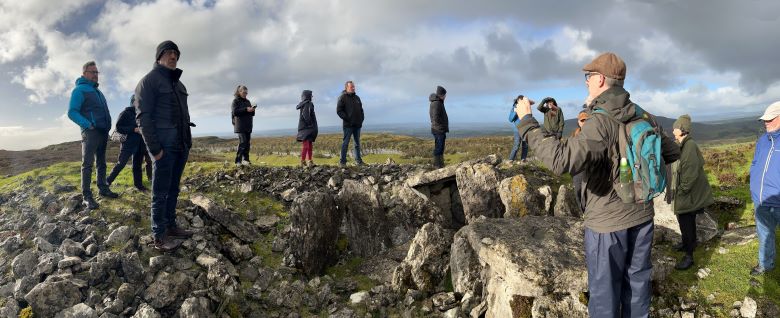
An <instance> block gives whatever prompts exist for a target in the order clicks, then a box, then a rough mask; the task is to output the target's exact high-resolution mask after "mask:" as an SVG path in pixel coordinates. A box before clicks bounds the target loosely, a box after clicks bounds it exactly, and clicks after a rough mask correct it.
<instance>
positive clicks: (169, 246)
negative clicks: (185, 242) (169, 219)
mask: <svg viewBox="0 0 780 318" xmlns="http://www.w3.org/2000/svg"><path fill="white" fill-rule="evenodd" d="M152 247H154V249H155V250H157V251H159V252H163V253H165V252H170V251H172V250H174V249H176V248H177V247H179V246H178V245H177V244H176V242H174V241H173V240H171V239H169V238H167V237H163V238H161V239H154V243H152Z"/></svg>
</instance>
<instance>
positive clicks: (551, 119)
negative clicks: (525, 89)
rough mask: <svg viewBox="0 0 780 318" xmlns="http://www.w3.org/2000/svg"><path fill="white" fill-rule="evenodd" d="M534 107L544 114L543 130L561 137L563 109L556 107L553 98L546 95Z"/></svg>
mask: <svg viewBox="0 0 780 318" xmlns="http://www.w3.org/2000/svg"><path fill="white" fill-rule="evenodd" d="M536 109H537V110H539V111H540V112H542V113H543V114H544V125H543V127H544V130H546V131H547V133H548V134H550V135H553V136H555V138H558V139H561V137H562V136H563V110H562V109H561V108H560V107H558V102H556V101H555V98H552V97H546V98H545V99H543V100H542V102H541V103H539V106H537V107H536Z"/></svg>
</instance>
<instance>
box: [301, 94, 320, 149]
mask: <svg viewBox="0 0 780 318" xmlns="http://www.w3.org/2000/svg"><path fill="white" fill-rule="evenodd" d="M304 95H305V94H304ZM295 109H297V110H299V111H300V115H299V116H298V135H297V136H296V140H298V141H304V140H309V141H311V142H314V141H315V140H317V133H318V128H317V115H315V114H314V103H312V102H311V95H308V96H304V97H303V100H302V101H301V102H300V103H298V106H295Z"/></svg>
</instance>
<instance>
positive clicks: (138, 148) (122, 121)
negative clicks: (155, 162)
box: [106, 95, 152, 191]
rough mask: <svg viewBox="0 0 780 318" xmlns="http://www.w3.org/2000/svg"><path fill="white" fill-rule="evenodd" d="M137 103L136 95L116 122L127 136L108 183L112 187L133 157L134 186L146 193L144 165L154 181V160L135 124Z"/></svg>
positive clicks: (149, 178)
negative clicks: (134, 104)
mask: <svg viewBox="0 0 780 318" xmlns="http://www.w3.org/2000/svg"><path fill="white" fill-rule="evenodd" d="M134 101H135V95H133V96H132V97H130V106H129V107H127V108H125V110H123V111H122V112H121V113H120V114H119V119H117V121H116V131H117V132H119V133H120V134H123V135H125V136H127V137H126V138H125V141H123V142H122V143H121V144H120V146H119V158H117V161H116V165H115V166H114V168H113V169H111V173H110V174H108V178H106V182H108V184H109V185H110V184H111V183H113V182H114V180H115V179H116V177H117V176H118V175H119V172H121V171H122V169H123V168H124V167H125V165H126V164H127V161H128V160H130V157H133V185H134V186H135V188H136V189H138V190H139V191H146V187H144V183H143V173H142V172H141V168H142V164H143V162H144V161H145V162H146V178H147V179H148V180H151V179H152V160H151V158H150V157H149V153H148V152H147V151H146V144H144V140H143V138H141V134H140V133H139V130H138V126H137V125H136V122H135V107H133V102H134Z"/></svg>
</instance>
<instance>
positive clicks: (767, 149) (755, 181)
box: [750, 130, 780, 208]
mask: <svg viewBox="0 0 780 318" xmlns="http://www.w3.org/2000/svg"><path fill="white" fill-rule="evenodd" d="M750 195H751V196H752V197H753V205H754V206H755V207H756V208H757V207H758V206H759V205H764V206H771V207H780V130H778V131H773V132H767V133H765V134H763V135H762V136H761V137H759V138H758V141H756V151H755V153H754V154H753V163H752V164H751V165H750Z"/></svg>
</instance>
